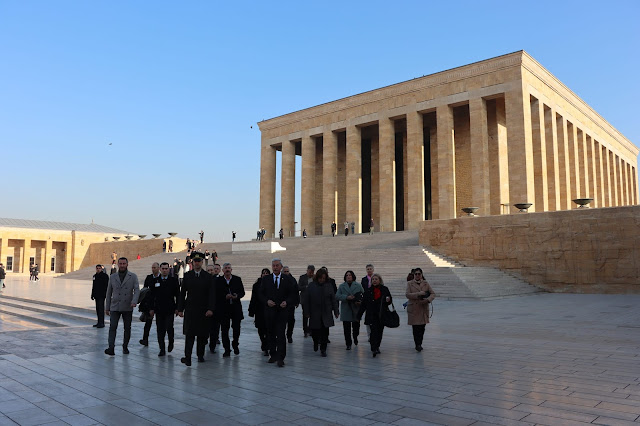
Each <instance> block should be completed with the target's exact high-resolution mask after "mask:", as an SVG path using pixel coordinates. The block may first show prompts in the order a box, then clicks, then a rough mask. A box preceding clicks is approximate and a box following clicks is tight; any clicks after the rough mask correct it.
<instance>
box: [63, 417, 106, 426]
mask: <svg viewBox="0 0 640 426" xmlns="http://www.w3.org/2000/svg"><path fill="white" fill-rule="evenodd" d="M60 420H62V421H63V422H65V423H66V424H69V425H71V426H91V425H95V424H98V423H97V422H96V421H95V420H93V419H92V418H91V417H87V416H85V415H84V414H74V415H73V416H67V417H61V418H60Z"/></svg>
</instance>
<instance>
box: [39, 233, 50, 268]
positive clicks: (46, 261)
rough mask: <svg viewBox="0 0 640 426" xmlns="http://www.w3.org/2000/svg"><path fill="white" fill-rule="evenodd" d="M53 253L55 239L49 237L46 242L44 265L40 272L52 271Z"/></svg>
mask: <svg viewBox="0 0 640 426" xmlns="http://www.w3.org/2000/svg"><path fill="white" fill-rule="evenodd" d="M51 253H53V241H51V239H50V238H49V239H47V240H46V241H45V244H44V256H42V262H43V265H42V267H41V268H40V272H42V273H43V274H44V273H47V272H51Z"/></svg>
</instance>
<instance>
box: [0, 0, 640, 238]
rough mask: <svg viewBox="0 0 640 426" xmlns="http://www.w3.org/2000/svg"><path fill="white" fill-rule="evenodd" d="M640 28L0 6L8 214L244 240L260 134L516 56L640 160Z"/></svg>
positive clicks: (381, 15)
mask: <svg viewBox="0 0 640 426" xmlns="http://www.w3.org/2000/svg"><path fill="white" fill-rule="evenodd" d="M639 20H640V2H639V1H637V0H634V1H611V2H584V1H538V2H535V3H531V2H516V1H504V2H498V1H486V2H479V1H462V2H427V1H398V2H389V1H371V0H370V1H362V2H356V1H353V2H348V1H340V2H331V1H322V2H300V1H296V2H213V1H202V2H198V1H186V2H178V1H175V2H164V1H135V2H131V1H109V2H107V1H102V2H100V1H71V0H60V1H7V0H0V176H1V179H0V182H1V184H2V192H1V195H0V217H13V218H27V219H41V220H57V221H69V222H81V223H89V222H90V221H91V219H92V218H93V219H94V221H95V222H96V223H99V224H103V225H108V226H113V227H116V228H120V229H125V230H129V231H132V232H136V233H145V234H151V233H154V232H163V233H166V232H170V231H174V232H179V233H180V236H183V237H188V236H195V235H196V233H197V232H198V231H199V230H200V229H204V230H205V233H206V235H205V239H206V240H209V241H218V240H223V239H224V240H227V239H228V238H229V236H230V232H231V230H232V229H235V230H237V231H238V232H239V237H241V238H242V239H248V238H251V237H253V236H254V235H255V229H256V228H257V227H258V225H259V224H258V199H259V195H258V191H259V177H260V173H259V171H260V167H259V157H260V150H259V147H260V132H259V130H258V127H257V126H256V122H258V121H260V120H262V119H268V118H271V117H275V116H278V115H281V114H285V113H288V112H292V111H295V110H298V109H302V108H306V107H310V106H314V105H317V104H320V103H323V102H327V101H331V100H335V99H338V98H341V97H345V96H349V95H352V94H356V93H359V92H363V91H367V90H371V89H375V88H378V87H381V86H385V85H389V84H393V83H397V82H400V81H404V80H408V79H411V78H414V77H417V76H422V75H425V74H430V73H433V72H438V71H442V70H446V69H449V68H453V67H456V66H461V65H465V64H468V63H471V62H474V61H478V60H483V59H487V58H491V57H494V56H499V55H502V54H505V53H510V52H514V51H517V50H520V49H524V50H526V51H528V52H529V53H530V54H531V55H532V56H533V57H534V58H536V59H537V60H538V61H539V62H540V63H541V64H542V65H543V66H545V67H546V68H547V69H548V70H549V71H551V72H552V73H553V74H554V75H555V76H556V77H558V78H559V79H560V80H561V81H562V82H563V83H565V84H566V85H567V86H568V87H569V88H570V89H572V90H573V91H574V92H575V93H577V94H578V96H580V97H582V99H584V100H585V101H586V102H587V103H588V104H589V105H591V106H592V107H593V108H594V109H595V110H596V111H597V112H598V113H600V114H601V115H602V116H603V117H604V118H605V119H607V120H608V121H609V122H610V123H611V124H612V125H613V126H614V127H616V128H617V129H618V130H620V131H621V132H622V133H623V134H624V135H625V136H626V137H627V138H629V139H630V140H631V141H632V142H634V143H635V144H636V145H637V144H638V143H640V124H639V122H640V121H639V120H638V118H637V114H638V111H639V108H638V105H639V104H638V100H639V99H640V84H639V83H638V81H639V80H638V69H639V68H640V67H639V65H640V64H639V62H640V55H639V53H640V50H639V47H640V25H639V24H638V22H639ZM251 126H253V128H251ZM109 143H112V145H111V146H109V145H108V144H109ZM298 179H299V177H298ZM278 217H279V216H278Z"/></svg>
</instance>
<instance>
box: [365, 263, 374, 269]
mask: <svg viewBox="0 0 640 426" xmlns="http://www.w3.org/2000/svg"><path fill="white" fill-rule="evenodd" d="M369 266H371V267H372V268H373V265H372V264H370V263H369V264H367V266H365V268H368V267H369Z"/></svg>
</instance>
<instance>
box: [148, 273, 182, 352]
mask: <svg viewBox="0 0 640 426" xmlns="http://www.w3.org/2000/svg"><path fill="white" fill-rule="evenodd" d="M169 269H170V268H169V264H168V263H167V262H162V263H161V264H160V277H158V279H157V280H156V281H155V282H154V283H153V285H152V287H150V288H151V303H150V306H151V310H150V311H149V314H150V315H151V317H152V318H153V315H155V317H156V329H157V331H158V345H159V346H160V353H159V354H158V356H164V355H165V354H166V352H165V350H164V336H165V334H168V335H169V348H168V350H169V352H171V351H172V350H173V342H174V331H173V318H174V317H175V316H176V315H178V309H176V308H177V302H178V299H179V298H180V285H179V284H178V279H177V278H176V277H170V276H169Z"/></svg>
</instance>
